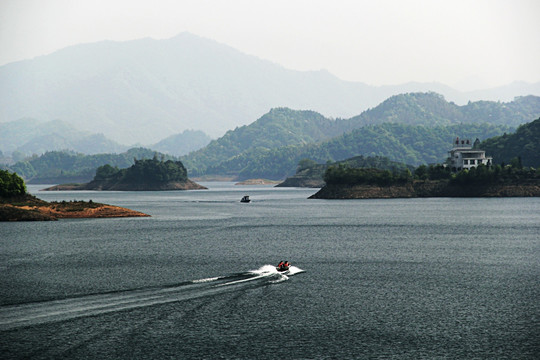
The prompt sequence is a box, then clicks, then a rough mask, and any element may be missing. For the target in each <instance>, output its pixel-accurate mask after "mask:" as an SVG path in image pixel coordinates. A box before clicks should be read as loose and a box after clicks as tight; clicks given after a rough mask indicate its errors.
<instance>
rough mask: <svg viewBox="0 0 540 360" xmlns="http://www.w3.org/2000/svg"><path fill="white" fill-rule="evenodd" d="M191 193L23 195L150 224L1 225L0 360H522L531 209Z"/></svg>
mask: <svg viewBox="0 0 540 360" xmlns="http://www.w3.org/2000/svg"><path fill="white" fill-rule="evenodd" d="M206 185H207V186H209V187H210V188H211V189H210V190H208V191H187V192H149V193H134V192H82V193H81V192H53V193H45V192H39V193H37V194H38V196H39V197H40V198H43V199H45V200H57V199H59V200H62V199H66V200H70V199H77V200H79V199H85V200H88V199H92V200H94V201H99V202H105V203H110V204H115V205H121V206H126V207H129V208H132V209H136V210H141V211H143V212H146V213H149V214H151V215H152V217H151V218H133V219H85V220H63V221H58V222H39V223H0V249H1V252H0V258H1V262H0V271H1V274H2V276H1V278H0V291H1V297H0V302H1V304H2V306H1V307H0V354H1V358H2V359H12V358H13V359H16V358H38V359H41V358H43V359H58V358H83V359H84V358H88V359H98V358H108V359H148V358H153V359H167V358H172V359H276V358H282V357H284V358H289V359H338V358H340V359H344V358H345V359H362V358H398V359H402V358H403V359H418V358H429V359H431V358H462V359H471V358H485V359H504V358H507V359H534V358H538V354H540V246H539V245H540V239H539V238H540V199H529V198H515V199H393V200H349V201H324V200H307V199H306V198H307V197H308V196H309V195H311V194H312V193H313V192H314V190H306V189H278V188H271V187H265V186H259V187H239V186H232V185H231V184H219V183H209V184H206ZM37 189H38V188H37V187H32V188H31V190H33V191H36V190H37ZM244 194H247V195H250V197H251V199H252V202H251V203H250V204H241V203H240V202H239V200H240V198H241V197H242V195H244ZM279 260H289V261H290V262H292V263H293V264H294V265H295V266H296V268H295V271H297V273H295V274H292V275H289V276H283V275H280V274H276V273H275V271H274V272H273V271H270V270H271V267H268V266H266V265H269V264H276V263H277V262H278V261H279ZM301 270H302V271H303V272H301Z"/></svg>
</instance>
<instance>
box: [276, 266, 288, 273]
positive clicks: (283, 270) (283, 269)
mask: <svg viewBox="0 0 540 360" xmlns="http://www.w3.org/2000/svg"><path fill="white" fill-rule="evenodd" d="M276 270H277V271H278V273H280V274H287V273H289V266H285V265H283V266H277V267H276Z"/></svg>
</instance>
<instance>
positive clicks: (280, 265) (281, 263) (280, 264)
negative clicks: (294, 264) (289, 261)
mask: <svg viewBox="0 0 540 360" xmlns="http://www.w3.org/2000/svg"><path fill="white" fill-rule="evenodd" d="M283 264H285V263H284V262H283V260H281V261H280V262H279V264H278V266H277V269H278V270H281V268H282V267H283Z"/></svg>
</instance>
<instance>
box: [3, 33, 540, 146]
mask: <svg viewBox="0 0 540 360" xmlns="http://www.w3.org/2000/svg"><path fill="white" fill-rule="evenodd" d="M413 91H414V92H416V91H422V92H425V91H437V92H439V93H442V94H443V95H445V96H446V98H447V99H449V100H452V101H456V102H458V103H466V102H467V101H468V100H475V99H478V98H482V99H488V100H503V101H508V100H511V99H512V98H513V97H514V96H517V95H528V94H533V95H540V83H537V84H519V83H515V84H512V86H511V87H509V88H504V89H501V90H497V89H491V90H487V91H485V92H474V93H470V94H467V93H460V92H457V91H456V90H453V89H451V88H449V87H447V86H444V85H441V84H437V83H432V84H421V83H409V84H404V85H398V86H381V87H374V86H369V85H366V84H363V83H358V82H347V81H343V80H340V79H339V78H337V77H335V76H333V75H332V74H330V73H328V72H326V71H309V72H300V71H292V70H288V69H285V68H283V67H282V66H279V65H277V64H274V63H271V62H269V61H265V60H261V59H259V58H256V57H254V56H248V55H245V54H243V53H241V52H239V51H237V50H235V49H233V48H230V47H228V46H225V45H222V44H219V43H217V42H215V41H211V40H207V39H203V38H200V37H197V36H195V35H192V34H189V33H183V34H180V35H178V36H176V37H174V38H171V39H167V40H153V39H141V40H134V41H126V42H111V41H104V42H98V43H92V44H84V45H77V46H71V47H68V48H65V49H63V50H60V51H57V52H55V53H53V54H50V55H47V56H41V57H38V58H35V59H32V60H26V61H20V62H15V63H11V64H7V65H4V66H1V67H0V122H6V121H12V120H16V119H19V118H23V117H33V118H37V119H44V120H52V119H61V120H64V121H66V122H68V123H69V124H70V125H72V126H74V127H75V128H77V129H80V130H85V131H89V132H91V133H103V134H104V135H105V136H106V137H108V138H111V139H113V140H115V141H119V142H121V143H123V144H134V143H144V144H149V143H155V142H157V141H159V140H161V139H163V138H165V137H168V136H170V135H171V134H176V133H179V132H182V131H184V130H186V129H195V130H201V131H204V132H205V133H207V134H210V135H211V136H213V137H218V136H221V135H223V134H224V133H225V132H226V131H227V130H229V129H233V128H235V127H237V126H242V125H246V124H249V123H250V122H251V121H252V119H255V118H256V117H257V116H260V114H263V113H265V112H266V111H268V109H271V108H275V107H290V108H295V109H309V110H314V111H317V112H320V113H323V114H326V115H328V116H333V117H345V118H348V117H351V116H353V115H355V114H358V113H360V112H362V111H363V110H366V109H367V108H370V107H374V106H376V105H377V104H379V103H380V102H381V101H383V100H384V99H386V98H388V97H390V96H391V95H395V94H398V93H404V92H413ZM508 94H510V95H511V97H508Z"/></svg>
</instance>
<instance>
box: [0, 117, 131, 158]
mask: <svg viewBox="0 0 540 360" xmlns="http://www.w3.org/2000/svg"><path fill="white" fill-rule="evenodd" d="M0 150H2V151H3V152H4V153H11V152H13V151H19V152H21V153H23V154H26V155H32V154H38V155H40V154H43V153H44V152H46V151H54V150H72V151H76V152H81V153H84V154H97V153H106V152H109V153H111V152H122V151H126V150H127V147H126V146H124V145H120V144H118V143H117V142H115V141H112V140H110V139H107V138H106V137H105V136H104V135H103V134H90V133H88V132H85V131H78V130H76V129H75V128H74V127H73V126H71V125H69V124H68V123H66V122H65V121H60V120H52V121H47V122H40V121H38V120H36V119H31V118H25V119H20V120H16V121H10V122H6V123H0Z"/></svg>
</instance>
